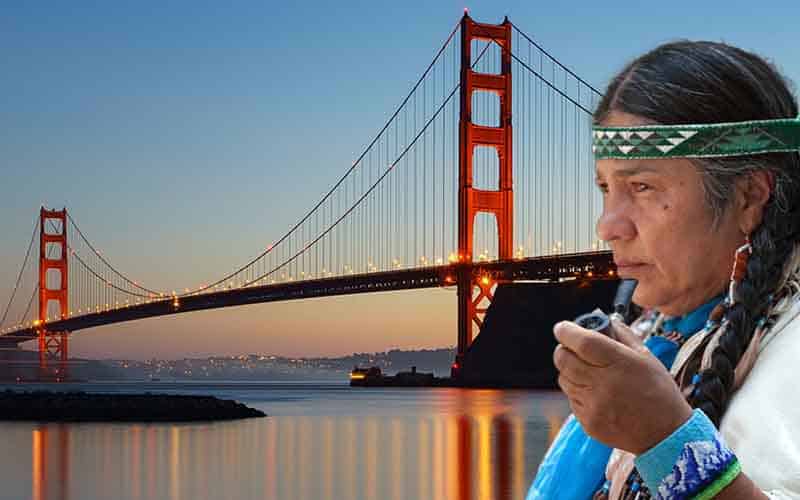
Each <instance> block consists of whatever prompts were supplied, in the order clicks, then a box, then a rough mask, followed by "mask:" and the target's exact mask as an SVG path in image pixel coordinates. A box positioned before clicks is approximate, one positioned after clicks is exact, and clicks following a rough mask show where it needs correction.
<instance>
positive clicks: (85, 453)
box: [0, 391, 568, 500]
mask: <svg viewBox="0 0 800 500" xmlns="http://www.w3.org/2000/svg"><path fill="white" fill-rule="evenodd" d="M462 392H464V391H462ZM409 397H412V396H409ZM505 397H506V395H505V394H504V393H503V391H472V393H471V394H470V393H466V396H465V395H463V394H462V395H457V396H455V397H454V396H453V395H452V394H451V395H448V396H447V398H449V403H446V404H445V406H446V407H447V408H445V409H444V411H439V410H442V408H441V407H437V405H439V404H440V403H439V402H437V401H431V402H430V403H431V404H430V407H429V408H428V410H426V411H416V410H415V411H401V405H402V404H403V401H400V402H398V401H396V400H395V401H392V402H388V403H387V404H394V405H395V406H396V407H397V408H398V411H396V412H394V413H395V414H391V412H390V414H384V413H383V412H369V411H367V412H366V413H367V414H365V415H363V416H359V415H350V416H338V415H335V416H332V415H297V416H295V415H278V416H272V417H269V418H266V419H258V420H247V421H240V422H229V423H214V424H201V425H156V424H153V425H122V424H119V425H115V424H62V425H28V424H3V425H2V426H0V432H3V434H4V436H7V437H9V440H8V442H9V443H13V442H20V441H21V440H23V439H24V435H25V434H27V436H28V439H29V440H30V441H29V443H30V447H29V448H28V449H30V450H31V457H30V461H29V462H27V463H29V464H31V465H30V468H29V469H28V470H29V471H30V478H31V481H30V483H26V481H25V480H24V475H16V476H14V475H11V476H9V474H13V471H14V464H13V463H12V462H13V461H19V460H20V456H16V457H13V458H12V457H11V456H10V455H11V454H6V457H5V458H0V471H5V472H0V480H2V481H3V483H4V484H9V483H11V484H12V485H13V486H12V487H11V493H9V491H8V488H6V491H5V494H10V495H11V496H9V497H8V498H32V499H34V500H49V499H63V500H78V499H80V500H83V499H89V500H93V499H101V498H118V499H133V500H139V499H144V498H148V499H149V498H159V499H161V498H168V499H170V500H178V499H206V498H207V499H216V498H258V499H264V500H270V499H276V500H277V499H281V500H283V499H364V500H373V499H384V498H391V499H396V500H401V499H406V498H419V499H443V498H446V499H450V498H452V499H457V500H473V499H474V500H488V499H498V500H505V499H517V498H523V497H524V495H525V491H526V488H527V486H528V484H529V482H530V480H531V477H532V473H533V471H534V470H535V467H536V465H537V464H538V462H539V460H540V459H541V456H542V454H543V452H544V450H545V448H546V447H547V445H548V444H549V442H550V441H551V440H552V438H553V437H554V436H555V434H556V433H557V432H558V428H559V427H560V425H561V422H562V421H563V419H564V417H565V415H566V412H567V410H568V409H567V407H566V405H565V404H564V402H563V400H561V399H559V398H552V397H551V398H545V399H536V398H534V399H533V400H530V401H529V403H530V404H529V406H527V407H525V408H527V410H526V411H520V410H519V406H518V405H517V406H515V405H516V403H515V404H509V402H508V401H507V400H506V399H504V398H505ZM354 413H358V412H354ZM28 487H29V489H27V491H26V488H28ZM3 494H4V493H2V492H0V498H5V497H3Z"/></svg>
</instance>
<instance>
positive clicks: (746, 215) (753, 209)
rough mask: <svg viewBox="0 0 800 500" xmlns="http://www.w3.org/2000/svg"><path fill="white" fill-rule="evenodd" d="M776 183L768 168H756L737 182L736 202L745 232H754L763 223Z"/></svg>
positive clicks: (740, 222)
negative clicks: (765, 209)
mask: <svg viewBox="0 0 800 500" xmlns="http://www.w3.org/2000/svg"><path fill="white" fill-rule="evenodd" d="M774 185H775V175H774V174H773V173H772V172H769V171H767V170H756V171H755V172H751V173H750V174H748V175H745V176H743V177H742V178H741V179H739V181H738V182H737V186H736V203H737V206H738V207H737V208H738V209H739V229H740V230H741V231H742V233H743V234H750V233H752V232H753V231H754V230H755V229H756V228H757V227H758V225H759V224H761V220H762V219H763V217H764V208H765V207H766V205H767V202H768V201H769V198H770V196H771V195H772V190H773V186H774Z"/></svg>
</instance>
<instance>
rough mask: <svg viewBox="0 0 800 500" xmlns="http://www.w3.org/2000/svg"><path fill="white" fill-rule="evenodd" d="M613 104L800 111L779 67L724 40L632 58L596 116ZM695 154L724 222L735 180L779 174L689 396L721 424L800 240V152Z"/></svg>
mask: <svg viewBox="0 0 800 500" xmlns="http://www.w3.org/2000/svg"><path fill="white" fill-rule="evenodd" d="M613 111H621V112H625V113H629V114H632V115H636V116H639V117H641V118H643V121H644V122H648V123H655V124H664V125H675V124H687V123H720V122H739V121H747V120H766V119H775V118H794V117H796V116H797V115H798V107H797V102H796V100H795V98H794V96H793V94H792V88H791V85H790V83H789V82H788V81H787V80H786V79H785V78H783V77H782V76H781V74H780V73H779V71H778V70H777V69H776V68H775V67H774V66H773V65H772V64H770V63H769V62H767V61H765V60H764V59H762V58H761V57H759V56H757V55H755V54H752V53H750V52H747V51H744V50H741V49H739V48H736V47H732V46H730V45H727V44H724V43H714V42H690V41H678V42H672V43H667V44H664V45H661V46H659V47H657V48H655V49H654V50H652V51H650V52H648V53H647V54H644V55H643V56H641V57H639V58H638V59H636V60H635V61H633V62H631V63H630V64H628V66H627V67H625V68H624V69H623V70H622V71H621V72H620V73H619V74H618V75H617V76H616V77H615V78H614V79H613V80H612V81H611V83H610V84H609V86H608V90H607V91H606V93H605V95H604V97H603V99H602V100H601V102H600V103H599V105H598V108H597V110H596V112H595V114H594V121H595V123H597V124H602V123H603V122H604V120H606V118H607V117H608V115H609V113H611V112H613ZM693 161H694V164H695V165H696V167H697V168H698V171H699V172H700V173H701V175H702V177H703V185H704V190H705V195H706V200H707V203H708V207H709V210H710V211H711V212H712V214H713V216H714V221H715V224H714V225H715V226H716V222H717V221H719V218H720V216H721V214H722V213H724V211H725V210H726V209H727V208H728V204H729V202H730V200H731V199H732V194H733V192H734V186H735V182H736V179H738V178H739V177H740V176H743V175H749V174H750V173H751V172H753V171H756V170H762V169H765V170H769V171H770V172H772V173H773V174H774V176H775V187H774V190H773V192H772V195H771V197H770V200H769V201H768V203H767V205H766V207H765V211H764V216H763V219H762V223H761V224H760V225H759V226H758V227H757V228H756V229H755V230H754V231H753V233H752V234H751V235H750V240H751V244H752V249H753V251H752V255H751V256H750V259H749V260H748V264H747V274H746V276H745V278H744V281H743V282H742V283H741V285H740V286H738V287H737V303H736V304H735V305H734V306H733V307H731V308H730V309H729V310H728V311H727V313H726V317H727V319H728V321H729V323H728V328H727V329H726V331H725V332H724V333H723V334H722V336H721V338H720V342H719V346H718V347H717V348H716V349H715V350H714V351H713V354H712V362H711V366H710V368H708V369H707V370H705V371H704V372H702V373H701V374H700V381H699V382H698V383H697V384H696V385H695V389H694V391H693V392H692V394H691V396H689V403H690V404H691V405H692V406H693V407H695V408H701V409H702V410H703V411H704V412H705V413H706V415H708V416H709V418H711V420H712V421H713V422H714V423H715V424H716V425H717V426H719V424H720V421H721V419H722V416H723V414H724V413H725V410H726V408H727V406H728V402H729V401H730V398H731V395H732V390H733V380H734V369H735V367H736V365H737V363H738V362H739V360H740V359H741V357H742V354H743V351H744V349H745V348H746V347H747V345H748V344H749V342H750V340H751V339H752V337H753V332H754V330H755V327H756V323H757V321H758V319H759V318H760V317H761V316H762V315H764V314H765V312H766V310H767V308H768V306H769V297H770V295H771V294H772V293H773V292H774V291H775V290H776V289H777V288H778V287H779V286H780V285H781V279H782V277H783V274H784V267H785V265H786V264H787V262H788V261H789V260H790V257H791V255H792V253H793V251H794V249H795V246H796V245H797V243H798V240H800V154H798V153H771V154H762V155H751V156H744V157H731V158H720V159H700V160H693ZM712 230H713V228H712ZM732 262H733V255H731V263H732Z"/></svg>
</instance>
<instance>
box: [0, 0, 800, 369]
mask: <svg viewBox="0 0 800 500" xmlns="http://www.w3.org/2000/svg"><path fill="white" fill-rule="evenodd" d="M642 5H643V4H642V3H641V2H633V1H631V2H584V1H578V2H534V1H532V0H521V1H516V2H501V1H494V0H486V1H474V2H469V3H468V4H467V5H464V3H463V2H454V1H451V0H443V1H435V2H431V1H403V2H399V1H394V2H385V1H382V0H375V1H363V2H362V1H359V2H330V3H325V2H272V1H262V2H255V1H253V2H224V3H223V2H195V1H191V2H189V1H171V2H134V3H123V2H114V3H111V2H51V3H45V2H24V3H20V4H19V5H10V4H9V3H4V4H3V5H0V65H1V66H0V67H2V77H0V116H1V117H2V128H1V129H0V235H2V237H0V306H2V307H4V306H5V304H6V302H7V300H8V297H9V295H10V293H11V289H12V287H13V284H14V280H15V279H16V273H17V271H18V269H19V265H20V264H21V262H22V258H23V257H24V252H25V249H26V246H27V243H28V238H29V237H30V231H31V229H32V225H33V223H34V219H35V218H36V216H37V215H38V210H39V206H40V205H42V204H44V205H46V206H49V207H56V208H60V207H62V206H66V207H67V208H68V209H69V211H70V213H71V215H72V217H73V218H75V219H76V220H77V221H78V222H79V224H80V225H81V229H83V230H84V231H85V232H86V233H87V236H88V237H89V238H90V239H91V240H92V241H93V243H95V244H96V245H97V246H98V247H99V248H100V249H101V250H102V251H103V253H104V255H105V256H107V257H108V258H109V259H110V260H111V261H112V262H113V263H114V264H115V265H117V266H118V267H119V268H120V269H122V270H124V272H125V273H126V274H128V275H130V276H132V277H134V278H136V279H137V280H139V281H140V282H143V283H149V284H152V285H153V286H155V287H159V288H161V289H175V288H179V289H182V288H183V287H184V286H197V285H198V284H200V283H203V282H209V281H212V280H213V279H214V278H216V277H218V276H220V275H222V274H224V273H226V272H228V271H230V270H232V269H233V268H235V267H238V266H239V265H241V264H242V263H243V262H245V261H246V260H249V259H250V258H251V257H252V256H253V255H254V254H256V253H257V252H259V249H263V247H264V246H265V245H266V244H267V243H269V242H270V241H273V240H274V239H275V238H276V237H277V236H278V235H280V234H283V233H284V232H285V231H286V230H287V229H288V228H289V227H290V226H291V225H292V224H293V223H294V222H295V221H296V219H297V218H298V217H300V216H301V215H302V214H303V213H305V212H306V211H307V210H308V209H309V208H310V207H311V206H313V205H314V204H315V203H316V202H317V201H318V200H319V198H320V197H321V195H322V194H323V193H324V192H325V191H327V189H328V188H330V187H331V185H332V184H333V183H334V182H335V181H336V180H337V179H338V178H339V177H340V176H341V175H342V173H343V172H344V171H345V170H346V169H347V168H348V167H349V166H350V165H351V164H352V162H353V160H354V159H355V157H356V156H357V155H358V153H359V152H360V151H361V149H362V148H363V147H364V146H365V144H366V143H367V142H368V141H369V140H370V139H371V138H372V136H374V134H375V133H376V131H377V130H378V129H379V128H380V127H381V126H382V125H383V123H384V122H385V120H386V119H387V118H388V116H389V114H390V113H391V112H392V111H393V110H394V108H395V107H396V106H397V104H398V103H399V101H400V100H401V99H402V98H403V97H404V96H405V95H406V93H407V92H408V91H409V89H410V87H411V86H412V85H413V83H414V81H415V80H416V78H417V77H418V76H419V74H420V73H421V72H422V71H423V70H424V69H425V66H426V65H427V64H428V63H429V62H430V60H431V58H432V57H433V55H434V53H435V52H436V50H437V49H438V47H439V46H440V45H441V43H442V42H443V40H444V39H445V38H446V36H447V35H448V33H449V32H450V30H451V29H452V27H453V26H454V25H455V24H456V22H457V21H458V19H459V18H460V16H461V14H462V13H463V10H464V7H469V10H470V14H471V15H472V17H473V18H474V19H476V20H477V21H481V22H488V23H499V22H500V21H502V19H503V16H505V15H508V16H509V18H510V19H511V20H512V21H513V22H514V23H515V24H516V25H518V26H519V27H520V28H521V29H523V30H524V31H526V32H527V33H528V34H529V35H531V36H532V37H533V38H534V39H535V40H537V42H538V43H540V44H542V45H543V46H544V47H545V48H546V49H547V50H548V51H549V52H550V53H552V54H553V55H555V56H556V57H557V58H558V59H559V60H560V61H562V62H563V63H564V64H566V65H567V66H569V67H570V68H571V69H573V70H574V71H575V72H576V73H578V74H579V75H580V76H581V77H582V78H584V79H585V80H587V81H588V82H590V83H591V84H592V85H593V86H595V87H597V88H600V89H602V88H604V87H605V85H606V84H607V81H608V79H609V78H610V77H611V76H612V75H613V74H614V73H615V72H616V71H618V70H619V69H620V68H621V67H622V66H623V65H624V64H625V62H626V61H628V60H630V59H631V58H633V57H635V56H637V55H638V54H640V53H642V52H643V51H646V50H648V49H650V48H652V47H654V46H655V45H657V44H659V43H662V42H665V41H669V40H674V39H677V38H690V39H709V40H722V41H726V42H729V43H732V44H735V45H739V46H741V47H743V48H745V49H750V50H754V51H756V52H758V53H760V54H762V55H764V56H766V57H768V58H769V59H771V60H773V61H774V62H775V63H776V64H777V65H778V67H779V68H780V69H782V71H783V72H784V74H785V75H786V76H788V77H789V78H790V79H792V80H794V81H796V82H800V60H798V58H797V47H798V44H799V43H800V34H798V31H797V20H798V19H800V2H797V1H796V0H780V1H767V2H761V3H760V4H757V5H759V6H763V7H764V8H760V9H756V8H754V4H753V3H752V2H745V1H743V0H711V1H704V2H698V1H696V0H693V1H686V0H673V1H671V2H650V3H648V4H647V6H646V7H642ZM767 6H768V7H769V8H767ZM455 322H456V302H455V292H453V291H450V290H427V291H418V292H398V293H383V294H372V295H361V296H352V297H336V298H323V299H312V300H306V301H295V302H287V303H274V304H264V305H258V306H249V307H239V308H230V309H222V310H217V311H207V312H200V313H192V314H187V315H177V316H174V317H167V318H157V319H151V320H144V321H139V322H134V323H127V324H120V325H112V326H106V327H101V328H95V329H92V330H88V331H82V332H80V333H78V334H76V335H75V336H74V337H73V339H72V344H71V354H72V355H75V356H84V357H114V358H123V357H131V358H138V359H142V358H149V357H161V358H178V357H184V356H205V355H210V354H243V353H272V354H279V355H292V356H318V355H342V354H349V353H351V352H354V351H382V350H386V349H389V348H404V349H410V348H433V347H443V346H451V345H454V344H455V342H456V331H455Z"/></svg>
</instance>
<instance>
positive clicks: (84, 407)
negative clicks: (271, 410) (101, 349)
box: [0, 390, 266, 422]
mask: <svg viewBox="0 0 800 500" xmlns="http://www.w3.org/2000/svg"><path fill="white" fill-rule="evenodd" d="M265 416H266V414H265V413H264V412H262V411H260V410H256V409H253V408H249V407H247V406H245V405H243V404H242V403H237V402H236V401H231V400H227V399H218V398H215V397H213V396H183V395H171V394H150V393H145V394H88V393H85V392H51V391H30V392H20V391H11V390H6V391H3V392H0V420H36V421H47V422H197V421H211V420H232V419H238V418H250V417H265Z"/></svg>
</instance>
